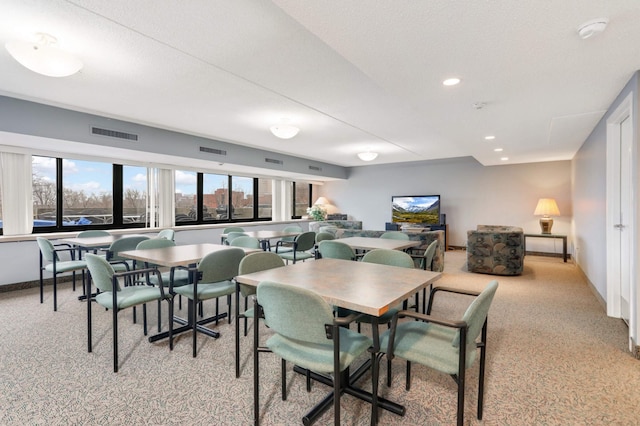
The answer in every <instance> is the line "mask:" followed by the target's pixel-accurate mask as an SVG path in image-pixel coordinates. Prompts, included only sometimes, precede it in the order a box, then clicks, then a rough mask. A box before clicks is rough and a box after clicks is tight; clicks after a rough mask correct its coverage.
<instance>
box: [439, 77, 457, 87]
mask: <svg viewBox="0 0 640 426" xmlns="http://www.w3.org/2000/svg"><path fill="white" fill-rule="evenodd" d="M459 83H460V79H459V78H457V77H452V78H448V79H446V80H444V81H443V82H442V84H444V85H445V86H455V85H456V84H459Z"/></svg>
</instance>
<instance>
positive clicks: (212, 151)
mask: <svg viewBox="0 0 640 426" xmlns="http://www.w3.org/2000/svg"><path fill="white" fill-rule="evenodd" d="M200 151H201V152H208V153H209V154H216V155H227V151H225V150H224V149H217V148H207V147H206V146H201V147H200Z"/></svg>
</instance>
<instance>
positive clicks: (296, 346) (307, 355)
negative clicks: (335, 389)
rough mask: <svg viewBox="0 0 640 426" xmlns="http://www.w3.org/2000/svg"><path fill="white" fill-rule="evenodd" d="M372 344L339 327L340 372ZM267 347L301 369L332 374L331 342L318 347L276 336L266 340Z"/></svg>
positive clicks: (328, 341) (353, 332)
mask: <svg viewBox="0 0 640 426" xmlns="http://www.w3.org/2000/svg"><path fill="white" fill-rule="evenodd" d="M372 343H373V341H372V340H371V339H370V338H369V337H367V336H365V335H363V334H360V333H357V332H355V331H352V330H349V329H346V328H343V327H341V328H340V371H343V370H344V369H345V368H347V367H348V366H349V365H350V364H351V363H352V362H353V361H354V360H355V359H356V358H357V357H359V356H360V355H362V353H364V352H365V351H366V350H367V349H368V348H369V347H370V346H371V345H372ZM267 347H268V348H269V349H271V351H272V352H273V353H275V354H276V355H278V356H280V357H281V358H283V359H286V360H287V361H289V362H293V363H294V364H296V365H299V366H300V367H302V368H306V369H309V370H311V371H315V372H318V373H332V372H333V341H332V340H327V344H326V345H318V344H310V343H304V342H300V341H299V340H294V339H289V338H287V337H284V336H282V335H280V334H276V335H273V336H271V337H270V338H269V339H268V340H267Z"/></svg>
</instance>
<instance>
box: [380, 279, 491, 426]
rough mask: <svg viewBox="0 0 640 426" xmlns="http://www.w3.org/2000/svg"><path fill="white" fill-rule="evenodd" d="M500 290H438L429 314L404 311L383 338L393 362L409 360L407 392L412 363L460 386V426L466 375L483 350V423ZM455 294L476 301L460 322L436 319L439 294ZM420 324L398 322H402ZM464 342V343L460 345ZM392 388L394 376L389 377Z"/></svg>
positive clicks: (480, 388)
mask: <svg viewBox="0 0 640 426" xmlns="http://www.w3.org/2000/svg"><path fill="white" fill-rule="evenodd" d="M497 288H498V282H497V281H495V280H494V281H491V282H490V283H489V284H488V285H487V286H486V287H485V288H484V290H482V292H480V293H479V292H474V291H466V290H460V289H454V288H447V287H435V288H434V289H433V290H432V291H431V296H430V298H429V307H428V309H427V314H426V315H424V314H419V313H416V312H413V311H402V312H399V313H398V315H397V316H395V317H394V319H393V321H392V325H391V329H390V330H388V331H386V332H385V333H384V334H382V335H381V336H380V349H381V351H384V352H387V358H388V359H389V360H392V359H393V358H394V357H396V356H397V357H400V358H403V359H406V360H407V377H406V389H407V390H409V389H410V385H411V363H412V362H414V363H418V364H422V365H425V366H427V367H430V368H433V369H435V370H437V371H440V372H442V373H445V374H449V375H451V376H452V377H453V378H454V380H455V381H456V383H457V385H458V411H457V419H458V425H462V424H463V420H464V388H465V371H466V369H467V368H470V367H471V366H472V365H473V363H474V361H475V359H476V358H477V355H478V351H477V349H478V348H479V349H480V371H479V374H478V412H477V417H478V419H479V420H481V419H482V406H483V399H484V371H485V359H486V351H487V315H488V312H489V307H490V306H491V302H492V300H493V297H494V295H495V293H496V290H497ZM439 292H443V293H445V292H446V293H453V294H457V295H463V296H465V297H468V296H472V297H474V299H473V301H472V302H471V304H469V306H468V307H467V309H466V312H465V313H464V315H463V316H462V319H460V320H453V321H451V320H448V319H442V318H441V317H438V318H436V317H432V316H431V315H430V314H431V308H432V306H433V302H434V299H435V296H436V295H437V294H438V293H439ZM405 317H406V318H410V319H417V320H418V321H403V322H398V318H405ZM460 342H464V343H463V344H460ZM389 371H390V370H389ZM387 382H388V384H389V385H390V384H391V376H390V375H389V376H388V377H387Z"/></svg>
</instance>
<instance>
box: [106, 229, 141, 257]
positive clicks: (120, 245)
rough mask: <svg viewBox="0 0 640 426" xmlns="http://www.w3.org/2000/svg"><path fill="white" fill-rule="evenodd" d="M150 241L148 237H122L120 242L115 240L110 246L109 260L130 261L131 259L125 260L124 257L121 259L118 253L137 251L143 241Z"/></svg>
mask: <svg viewBox="0 0 640 426" xmlns="http://www.w3.org/2000/svg"><path fill="white" fill-rule="evenodd" d="M148 239H149V237H147V236H146V235H132V236H130V237H122V238H120V239H118V240H115V241H114V242H113V243H111V245H110V246H109V250H108V255H107V258H108V259H109V260H110V261H125V260H130V259H125V258H124V257H120V256H119V255H118V253H120V252H121V251H126V250H135V249H136V248H137V247H138V244H139V243H140V242H141V241H145V240H148Z"/></svg>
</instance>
